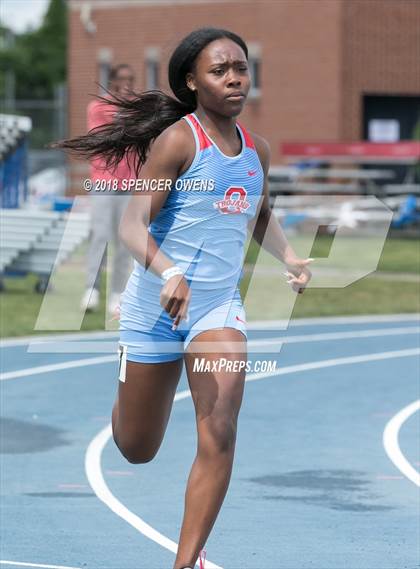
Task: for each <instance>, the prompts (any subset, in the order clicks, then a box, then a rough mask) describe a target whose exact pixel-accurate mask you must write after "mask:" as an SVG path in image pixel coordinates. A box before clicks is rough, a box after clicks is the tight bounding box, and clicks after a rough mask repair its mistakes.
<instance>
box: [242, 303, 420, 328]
mask: <svg viewBox="0 0 420 569" xmlns="http://www.w3.org/2000/svg"><path fill="white" fill-rule="evenodd" d="M245 308H246V307H245ZM398 321H401V322H404V321H406V322H413V321H420V314H419V313H417V312H415V313H410V314H370V315H369V314H363V315H361V316H314V317H311V318H294V319H290V320H286V319H284V320H254V321H253V322H248V328H249V329H250V330H259V329H262V330H266V329H268V328H277V327H279V328H288V327H291V326H308V325H309V326H310V325H312V324H321V325H323V324H325V325H329V324H356V323H360V324H366V323H368V324H369V322H398Z"/></svg>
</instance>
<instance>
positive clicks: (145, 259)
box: [119, 121, 195, 325]
mask: <svg viewBox="0 0 420 569" xmlns="http://www.w3.org/2000/svg"><path fill="white" fill-rule="evenodd" d="M194 152H195V148H194V141H193V139H192V137H191V133H190V129H189V127H188V125H187V123H185V121H178V122H177V123H175V124H173V125H171V126H170V127H169V128H167V129H166V130H165V131H164V132H163V133H162V134H160V135H159V136H158V137H157V138H156V140H155V142H154V143H153V145H152V147H151V150H150V153H149V156H148V158H147V161H146V163H145V164H144V166H143V167H142V169H141V178H142V180H163V182H162V184H163V185H164V184H165V181H166V180H170V181H171V183H170V184H169V183H168V184H167V185H166V186H165V185H164V187H165V188H166V189H164V190H160V191H152V190H147V191H142V192H136V193H134V194H133V195H132V196H131V197H130V201H129V202H128V205H127V208H126V209H125V212H124V214H123V216H122V218H121V222H120V227H119V236H120V239H121V240H122V241H123V243H124V244H125V246H126V247H127V248H128V249H129V251H130V252H131V253H132V255H133V256H134V258H135V259H136V261H138V262H139V263H140V264H141V265H143V266H144V267H146V269H148V270H151V271H152V272H153V273H155V274H156V275H158V276H161V274H162V273H163V271H164V270H165V269H168V268H169V267H173V266H174V263H173V261H172V260H171V259H170V258H168V257H167V256H166V255H165V254H164V253H163V252H162V251H161V250H160V249H159V246H158V245H157V243H156V241H155V239H154V238H153V236H152V235H151V233H149V231H148V227H149V225H150V223H151V222H152V221H153V219H154V218H155V217H156V216H157V214H158V213H159V211H160V210H161V208H162V207H163V205H164V203H165V202H166V200H167V198H168V195H169V192H170V186H171V185H172V184H173V183H174V182H175V181H176V180H177V178H178V177H179V176H180V175H181V174H182V173H183V172H184V171H185V170H186V169H187V168H188V166H189V165H190V163H191V162H192V160H193V158H194ZM168 186H169V189H168ZM121 197H122V196H121ZM189 297H190V291H189V287H188V284H187V282H186V280H185V279H184V277H183V276H182V275H176V276H173V277H172V278H170V279H169V280H168V281H167V282H166V283H165V284H164V286H163V287H162V291H161V305H162V306H163V308H164V309H165V310H166V311H167V312H168V313H169V314H170V316H171V317H173V318H175V322H174V325H178V323H179V322H180V320H181V318H183V317H185V315H186V314H187V309H188V301H189Z"/></svg>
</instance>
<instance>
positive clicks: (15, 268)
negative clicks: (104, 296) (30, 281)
mask: <svg viewBox="0 0 420 569" xmlns="http://www.w3.org/2000/svg"><path fill="white" fill-rule="evenodd" d="M88 235H89V214H87V213H82V212H73V213H71V214H70V213H69V212H57V211H36V210H30V209H1V210H0V273H2V274H3V275H13V276H19V275H25V274H27V273H35V274H36V275H38V276H39V277H40V278H39V281H38V283H37V285H36V290H37V292H43V291H44V290H45V289H46V286H47V284H48V278H49V276H50V274H51V272H52V270H53V268H54V266H55V265H56V264H60V263H63V262H65V261H66V260H67V259H68V258H69V257H70V256H71V255H72V254H73V253H74V251H75V250H76V248H77V247H78V246H79V245H81V243H82V242H83V241H84V240H85V239H87V237H88Z"/></svg>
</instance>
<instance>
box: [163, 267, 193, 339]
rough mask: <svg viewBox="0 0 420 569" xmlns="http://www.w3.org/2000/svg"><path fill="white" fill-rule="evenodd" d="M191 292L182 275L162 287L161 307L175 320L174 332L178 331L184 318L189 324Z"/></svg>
mask: <svg viewBox="0 0 420 569" xmlns="http://www.w3.org/2000/svg"><path fill="white" fill-rule="evenodd" d="M190 298H191V290H190V287H189V286H188V283H187V281H186V280H185V278H184V277H183V276H182V275H174V276H173V277H171V278H170V279H169V280H168V281H167V282H166V283H165V284H164V285H163V287H162V290H161V292H160V305H161V306H162V308H164V309H165V310H166V312H168V314H169V316H170V317H171V318H173V319H174V322H173V324H172V330H176V329H177V327H178V326H179V323H180V322H181V320H182V319H183V318H185V321H186V322H188V307H189V303H190Z"/></svg>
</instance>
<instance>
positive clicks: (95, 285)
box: [81, 63, 135, 313]
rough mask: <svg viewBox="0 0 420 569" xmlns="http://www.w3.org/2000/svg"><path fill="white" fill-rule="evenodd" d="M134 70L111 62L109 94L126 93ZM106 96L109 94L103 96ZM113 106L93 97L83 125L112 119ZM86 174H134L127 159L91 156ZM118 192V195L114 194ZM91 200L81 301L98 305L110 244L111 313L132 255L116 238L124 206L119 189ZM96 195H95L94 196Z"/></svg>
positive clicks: (115, 176) (86, 308)
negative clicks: (110, 161) (109, 162)
mask: <svg viewBox="0 0 420 569" xmlns="http://www.w3.org/2000/svg"><path fill="white" fill-rule="evenodd" d="M134 81H135V77H134V73H133V69H132V68H131V67H130V65H128V64H126V63H120V64H118V65H115V66H114V67H113V68H112V69H111V70H110V74H109V83H108V87H107V88H108V91H109V92H110V94H115V95H124V96H127V95H128V94H129V93H130V91H132V89H133V87H134ZM104 98H107V99H109V98H110V97H108V96H105V97H104ZM115 113H116V107H115V106H114V105H112V104H111V103H109V104H107V103H106V102H105V101H103V100H101V99H94V100H93V101H91V102H90V103H89V105H88V108H87V127H88V130H89V131H90V130H92V129H94V128H96V127H99V126H101V125H104V124H107V123H110V122H112V121H113V120H114V116H115ZM90 177H91V180H92V182H93V183H95V182H97V181H99V180H115V179H118V180H119V186H120V183H121V180H123V179H127V178H131V177H134V175H133V173H132V171H131V169H130V166H129V163H128V162H127V160H125V159H124V160H122V161H121V162H120V163H119V164H118V165H117V166H116V167H115V168H106V164H105V161H104V160H103V159H101V158H95V159H93V160H91V162H90ZM119 193H120V195H118V194H119ZM93 195H94V196H95V199H94V200H91V240H90V244H89V249H88V254H87V279H86V291H85V293H84V295H83V298H82V302H81V309H82V310H83V311H93V310H96V309H97V308H98V307H99V289H100V277H101V272H102V268H103V266H104V264H105V263H104V262H103V258H104V252H105V248H106V244H107V243H112V245H113V246H114V251H113V263H112V272H111V287H110V294H109V302H108V307H107V308H108V312H109V313H114V312H115V310H117V307H118V306H119V299H120V294H121V293H122V291H123V290H124V288H125V285H126V282H127V279H128V276H129V274H130V272H131V269H132V256H131V253H130V252H129V250H128V249H127V248H126V247H125V246H124V244H123V243H122V242H121V240H120V239H119V237H118V226H119V222H120V219H121V216H122V214H123V211H124V209H125V206H126V205H127V200H126V199H124V198H123V195H122V193H121V191H106V192H100V193H95V192H93ZM96 196H97V197H96Z"/></svg>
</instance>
